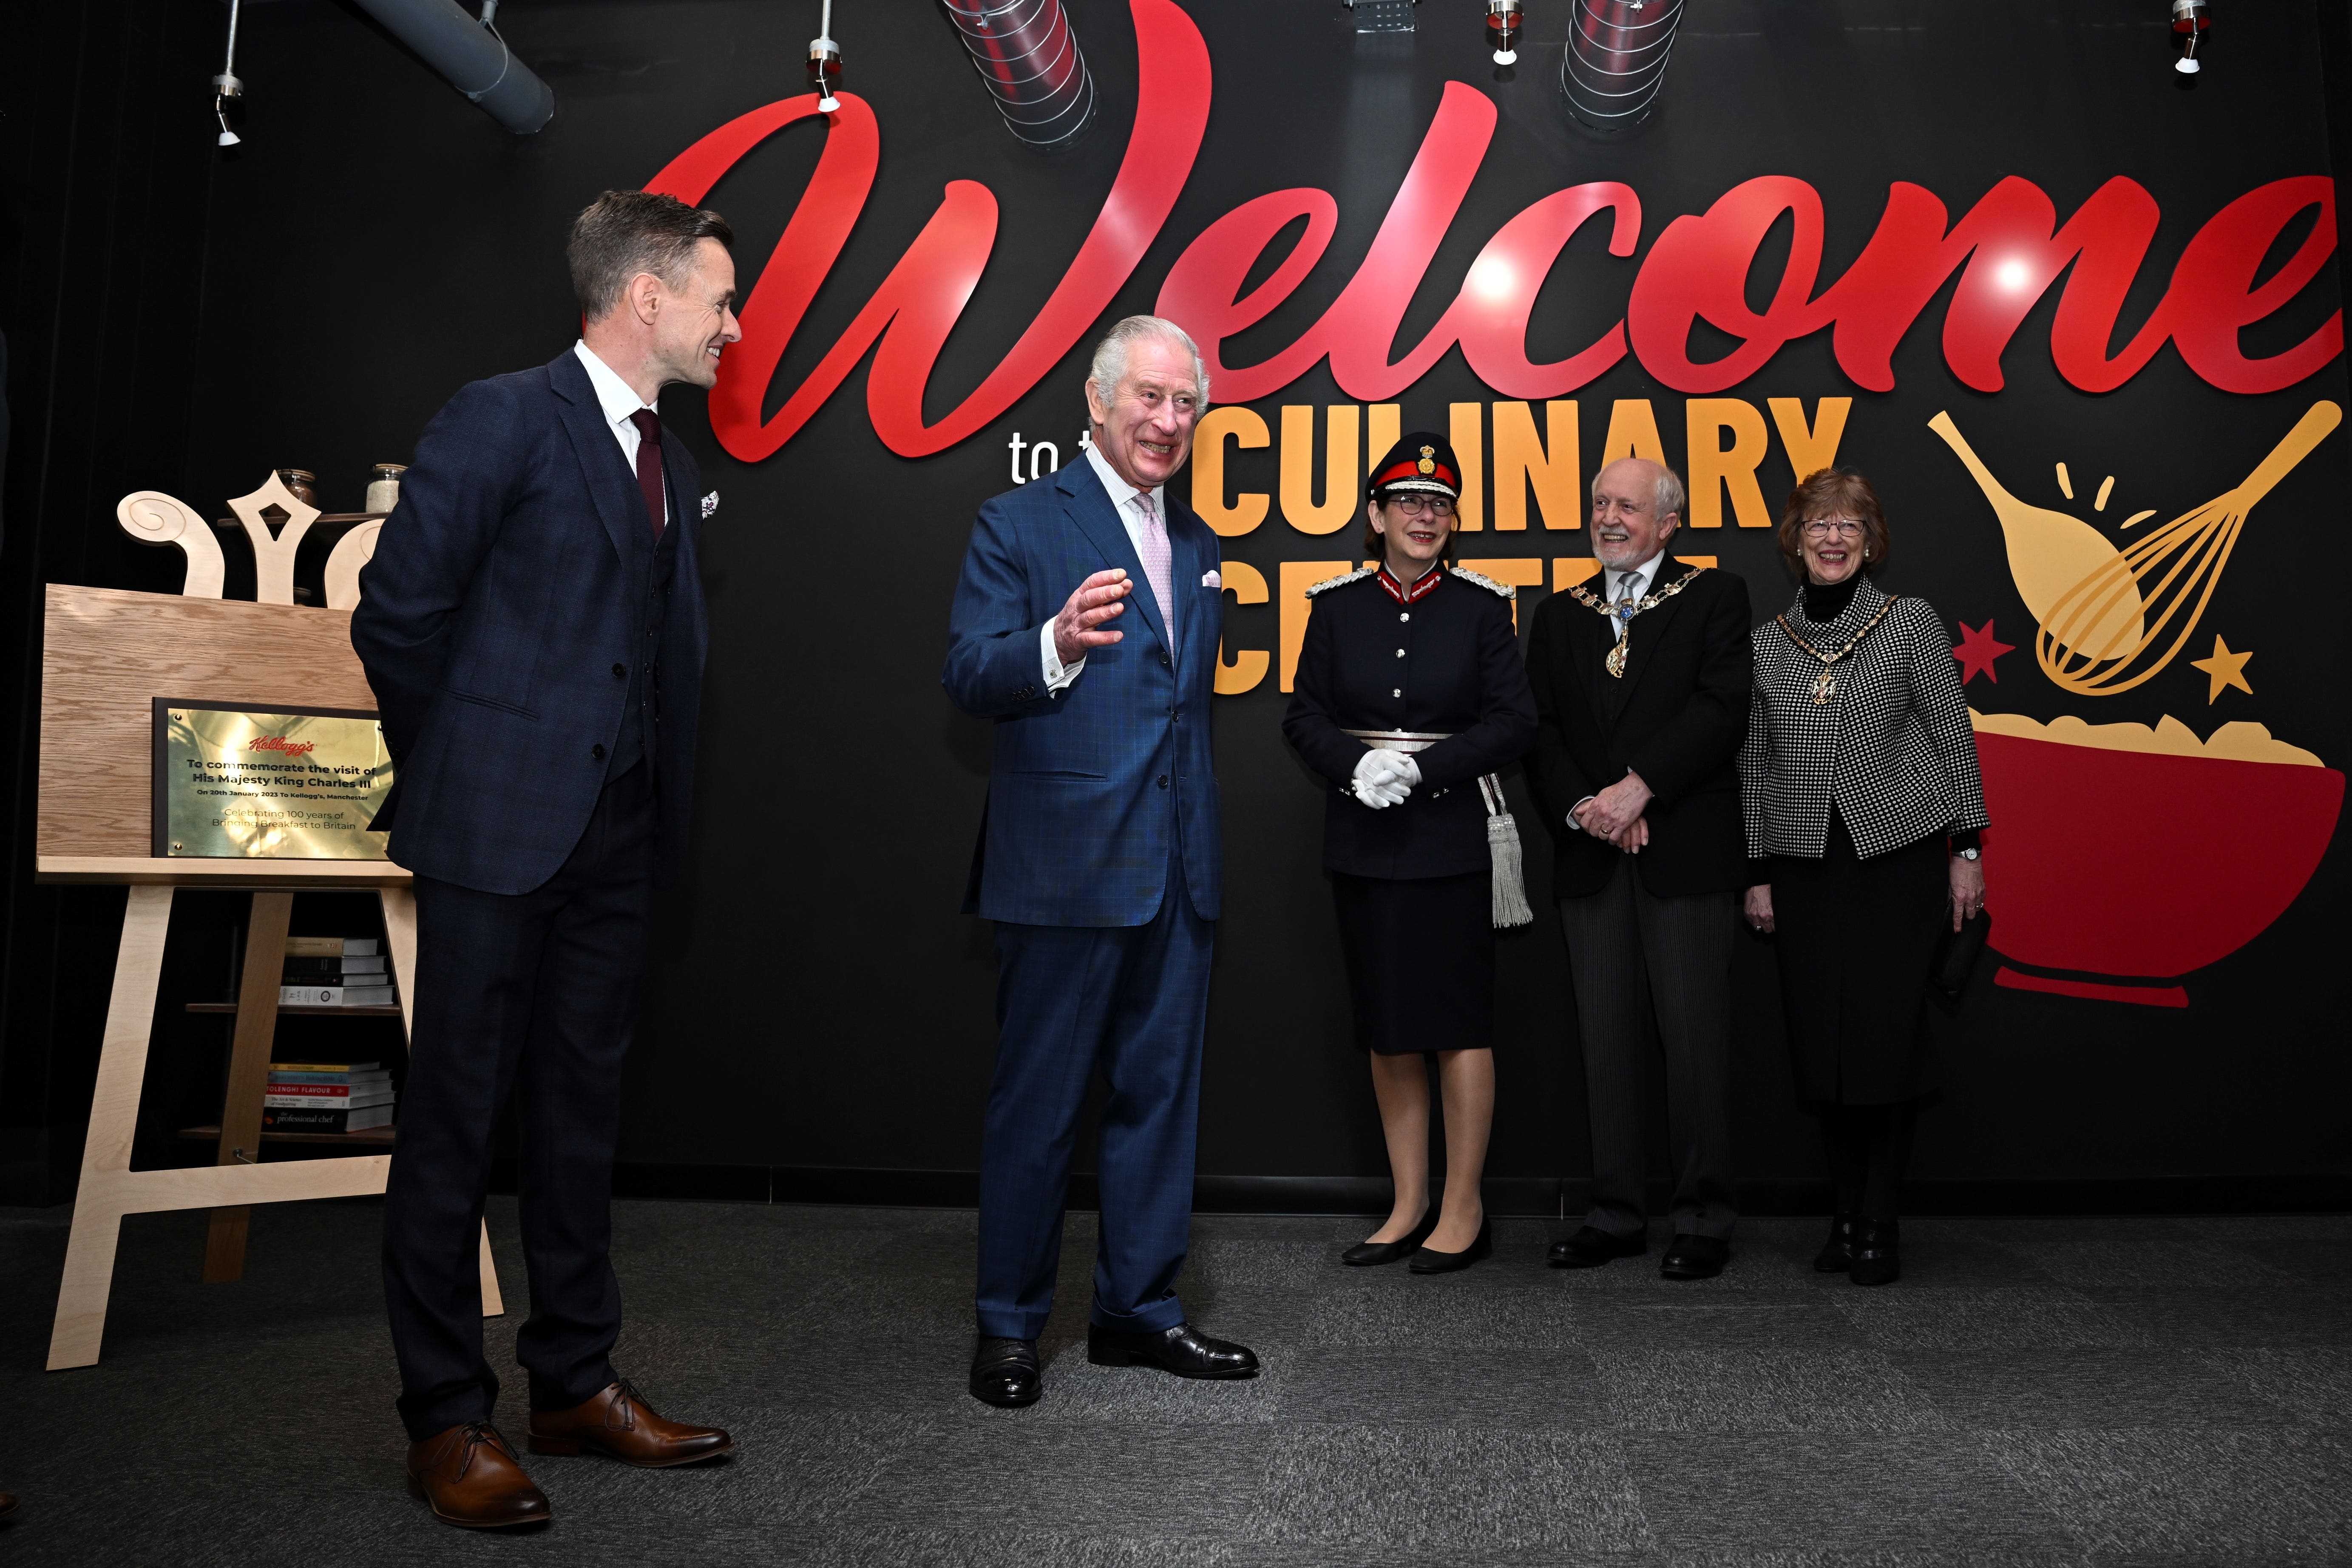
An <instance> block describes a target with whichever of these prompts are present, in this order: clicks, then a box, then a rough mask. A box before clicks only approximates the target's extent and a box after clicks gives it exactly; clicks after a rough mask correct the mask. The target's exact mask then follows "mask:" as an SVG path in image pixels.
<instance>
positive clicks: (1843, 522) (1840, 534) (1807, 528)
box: [1801, 517, 1869, 539]
mask: <svg viewBox="0 0 2352 1568" xmlns="http://www.w3.org/2000/svg"><path fill="white" fill-rule="evenodd" d="M1868 531H1869V530H1868V529H1867V528H1865V527H1864V525H1863V524H1861V523H1859V522H1856V521H1853V519H1852V518H1850V517H1846V518H1820V517H1817V518H1815V519H1813V521H1811V522H1808V523H1806V524H1805V525H1804V527H1803V529H1802V530H1801V532H1802V533H1803V534H1804V536H1805V537H1806V538H1807V539H1828V538H1830V537H1831V536H1832V535H1835V536H1836V537H1837V538H1839V539H1860V538H1861V537H1862V536H1863V535H1864V533H1867V532H1868Z"/></svg>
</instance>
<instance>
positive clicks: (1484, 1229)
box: [1407, 1219, 1495, 1274]
mask: <svg viewBox="0 0 2352 1568" xmlns="http://www.w3.org/2000/svg"><path fill="white" fill-rule="evenodd" d="M1494 1251H1495V1222H1494V1221H1493V1220H1491V1219H1482V1220H1480V1221H1479V1222H1478V1234H1477V1235H1476V1236H1475V1237H1471V1239H1470V1245H1469V1246H1467V1247H1464V1248H1463V1249H1462V1250H1461V1251H1459V1252H1440V1251H1438V1250H1437V1249H1436V1248H1435V1247H1423V1248H1422V1249H1421V1250H1420V1251H1419V1252H1416V1253H1414V1254H1413V1255H1412V1263H1410V1264H1409V1265H1407V1267H1408V1268H1411V1269H1412V1272H1413V1273H1415V1274H1451V1273H1453V1272H1454V1271H1455V1270H1456V1269H1461V1268H1469V1267H1470V1266H1471V1265H1472V1264H1474V1263H1475V1262H1477V1261H1478V1260H1479V1259H1480V1258H1489V1257H1492V1256H1493V1255H1494Z"/></svg>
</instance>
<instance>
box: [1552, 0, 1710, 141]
mask: <svg viewBox="0 0 2352 1568" xmlns="http://www.w3.org/2000/svg"><path fill="white" fill-rule="evenodd" d="M1682 19H1683V0H1576V20H1575V22H1574V24H1573V25H1572V26H1570V28H1569V33H1568V49H1567V51H1566V53H1565V54H1563V55H1562V56H1561V58H1560V62H1559V88H1560V90H1561V91H1562V92H1564V93H1566V94H1567V95H1568V108H1569V112H1570V113H1571V114H1573V115H1575V116H1576V119H1577V122H1578V123H1579V124H1580V125H1582V126H1584V127H1585V129H1587V130H1589V131H1597V132H1602V133H1604V134H1605V133H1607V132H1614V131H1630V130H1632V129H1633V127H1634V126H1636V125H1639V124H1641V123H1642V121H1644V120H1646V119H1648V118H1649V117H1650V105H1651V103H1652V102H1653V101H1654V100H1655V99H1656V98H1657V96H1658V88H1659V87H1660V85H1661V84H1663V83H1664V81H1665V79H1666V59H1667V57H1668V56H1670V55H1672V54H1673V53H1674V48H1675V27H1676V26H1679V25H1680V23H1681V22H1682Z"/></svg>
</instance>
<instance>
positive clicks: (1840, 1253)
mask: <svg viewBox="0 0 2352 1568" xmlns="http://www.w3.org/2000/svg"><path fill="white" fill-rule="evenodd" d="M1861 1218H1862V1216H1861V1215H1858V1214H1839V1215H1831V1216H1830V1238H1829V1240H1828V1241H1827V1242H1826V1243H1824V1244H1823V1245H1822V1249H1821V1251H1819V1252H1818V1253H1816V1254H1814V1255H1813V1267H1814V1268H1817V1269H1819V1270H1820V1271H1821V1272H1822V1273H1823V1274H1843V1273H1844V1272H1845V1271H1846V1270H1847V1269H1849V1268H1853V1227H1854V1226H1855V1225H1856V1224H1857V1223H1858V1222H1859V1221H1860V1220H1861Z"/></svg>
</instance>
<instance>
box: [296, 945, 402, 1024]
mask: <svg viewBox="0 0 2352 1568" xmlns="http://www.w3.org/2000/svg"><path fill="white" fill-rule="evenodd" d="M398 999H399V995H398V993H396V992H394V990H393V988H392V976H391V975H389V974H387V973H384V969H383V943H382V942H380V941H379V940H378V939H377V938H375V937H372V936H367V937H357V936H353V937H344V936H289V937H288V938H287V939H286V977H285V980H284V982H283V983H282V984H280V985H279V986H278V1005H279V1006H281V1007H383V1006H388V1005H391V1004H392V1003H394V1002H395V1001H397V1000H398Z"/></svg>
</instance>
